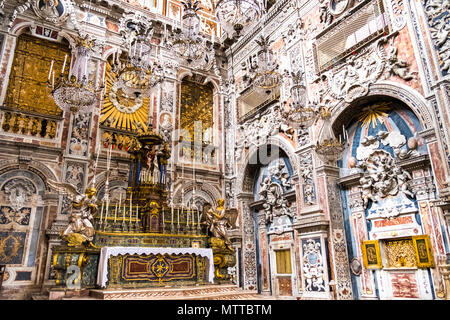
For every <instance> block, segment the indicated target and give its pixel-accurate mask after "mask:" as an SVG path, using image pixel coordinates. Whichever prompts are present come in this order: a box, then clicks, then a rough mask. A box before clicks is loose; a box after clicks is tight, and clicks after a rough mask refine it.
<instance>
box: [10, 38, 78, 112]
mask: <svg viewBox="0 0 450 320" xmlns="http://www.w3.org/2000/svg"><path fill="white" fill-rule="evenodd" d="M66 54H67V55H68V59H67V60H68V61H69V60H70V49H69V45H68V44H61V43H57V42H53V41H49V40H45V39H40V38H36V37H33V36H31V35H28V34H22V35H20V36H19V37H18V39H17V44H16V50H15V53H14V60H13V63H12V68H11V74H10V77H9V83H8V90H7V92H6V98H5V105H6V106H8V107H11V108H15V109H18V110H23V111H31V112H37V113H40V114H46V115H58V116H59V115H61V114H62V110H61V109H60V108H58V106H57V105H56V104H55V101H54V100H53V98H52V96H51V95H50V91H49V89H48V88H47V84H46V82H47V79H48V73H49V70H50V64H51V61H52V60H54V65H53V70H56V71H55V77H59V72H60V71H61V70H62V65H63V63H64V56H65V55H66ZM68 63H69V62H68ZM67 66H68V65H66V69H65V71H66V72H65V73H66V74H67V73H68V70H69V68H68V67H67Z"/></svg>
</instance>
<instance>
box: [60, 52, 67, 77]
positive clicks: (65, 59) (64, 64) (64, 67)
mask: <svg viewBox="0 0 450 320" xmlns="http://www.w3.org/2000/svg"><path fill="white" fill-rule="evenodd" d="M66 62H67V54H66V55H65V57H64V63H63V67H62V71H61V73H64V70H65V69H66Z"/></svg>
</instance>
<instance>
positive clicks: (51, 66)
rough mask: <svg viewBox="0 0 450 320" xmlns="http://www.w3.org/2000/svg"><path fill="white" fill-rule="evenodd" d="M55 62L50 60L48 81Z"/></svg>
mask: <svg viewBox="0 0 450 320" xmlns="http://www.w3.org/2000/svg"><path fill="white" fill-rule="evenodd" d="M54 62H55V61H54V60H52V63H51V64H50V71H49V72H48V81H50V77H51V76H52V71H53V63H54Z"/></svg>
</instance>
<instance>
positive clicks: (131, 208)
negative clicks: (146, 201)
mask: <svg viewBox="0 0 450 320" xmlns="http://www.w3.org/2000/svg"><path fill="white" fill-rule="evenodd" d="M132 199H133V193H132V192H131V191H130V223H131V213H132V211H133V206H132V204H133V202H132Z"/></svg>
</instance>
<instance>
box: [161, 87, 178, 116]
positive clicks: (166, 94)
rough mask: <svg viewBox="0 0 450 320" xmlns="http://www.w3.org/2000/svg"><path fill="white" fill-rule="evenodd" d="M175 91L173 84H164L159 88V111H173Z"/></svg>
mask: <svg viewBox="0 0 450 320" xmlns="http://www.w3.org/2000/svg"><path fill="white" fill-rule="evenodd" d="M174 90H175V84H174V83H173V82H168V81H166V82H164V84H163V85H162V86H161V106H160V111H161V112H163V111H165V112H169V113H171V112H172V111H173V105H174V103H173V92H174Z"/></svg>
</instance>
